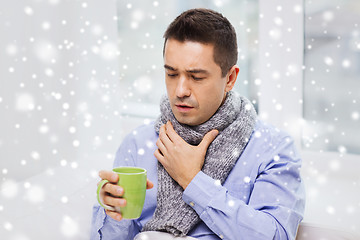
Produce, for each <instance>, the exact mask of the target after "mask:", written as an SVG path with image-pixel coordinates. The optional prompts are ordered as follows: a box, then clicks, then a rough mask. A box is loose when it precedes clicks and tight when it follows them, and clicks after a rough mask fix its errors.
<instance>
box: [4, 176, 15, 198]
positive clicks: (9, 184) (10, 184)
mask: <svg viewBox="0 0 360 240" xmlns="http://www.w3.org/2000/svg"><path fill="white" fill-rule="evenodd" d="M18 190H19V187H18V184H17V183H16V182H15V181H13V180H6V181H5V182H3V184H2V185H1V195H3V196H4V197H6V198H13V197H15V196H16V195H17V194H18Z"/></svg>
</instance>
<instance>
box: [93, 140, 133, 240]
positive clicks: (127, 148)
mask: <svg viewBox="0 0 360 240" xmlns="http://www.w3.org/2000/svg"><path fill="white" fill-rule="evenodd" d="M133 153H136V146H135V144H134V141H133V140H132V138H131V135H129V136H127V137H126V138H125V139H124V141H123V142H122V144H121V146H120V147H119V149H118V151H117V152H116V156H115V160H114V164H113V166H114V167H117V166H134V158H133ZM139 231H140V230H139V225H138V224H137V222H136V221H135V220H121V221H116V220H114V219H112V218H111V217H109V216H107V215H106V213H105V210H104V208H103V207H101V206H100V205H99V204H95V205H94V207H93V215H92V223H91V238H90V239H91V240H113V239H114V240H115V239H116V240H128V239H129V240H132V239H133V238H134V236H135V235H136V234H137V233H139Z"/></svg>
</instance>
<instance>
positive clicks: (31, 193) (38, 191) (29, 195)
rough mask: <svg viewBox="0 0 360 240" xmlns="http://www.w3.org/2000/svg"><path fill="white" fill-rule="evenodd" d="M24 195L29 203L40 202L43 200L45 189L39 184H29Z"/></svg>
mask: <svg viewBox="0 0 360 240" xmlns="http://www.w3.org/2000/svg"><path fill="white" fill-rule="evenodd" d="M25 196H26V199H27V200H28V201H29V202H31V203H41V202H43V201H44V200H45V190H44V189H43V188H42V187H40V186H30V187H29V188H28V189H27V192H26V195H25Z"/></svg>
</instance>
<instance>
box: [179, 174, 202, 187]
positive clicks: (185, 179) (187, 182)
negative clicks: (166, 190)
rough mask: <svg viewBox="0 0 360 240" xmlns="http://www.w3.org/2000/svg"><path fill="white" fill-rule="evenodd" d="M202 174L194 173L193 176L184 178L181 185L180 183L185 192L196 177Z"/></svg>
mask: <svg viewBox="0 0 360 240" xmlns="http://www.w3.org/2000/svg"><path fill="white" fill-rule="evenodd" d="M199 172H200V170H199V171H197V172H194V173H193V174H191V175H188V176H187V177H184V178H183V179H182V181H181V183H179V185H180V186H181V187H182V188H183V189H184V190H185V189H186V188H187V186H188V185H189V184H190V183H191V181H192V180H193V179H194V177H195V176H196V175H197V174H198V173H199Z"/></svg>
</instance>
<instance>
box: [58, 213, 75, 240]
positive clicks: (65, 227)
mask: <svg viewBox="0 0 360 240" xmlns="http://www.w3.org/2000/svg"><path fill="white" fill-rule="evenodd" d="M60 230H61V233H62V234H63V235H64V236H66V237H74V236H76V235H77V234H78V233H79V224H78V223H77V222H76V221H75V220H74V219H72V218H71V217H69V216H64V217H63V220H62V223H61V226H60Z"/></svg>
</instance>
